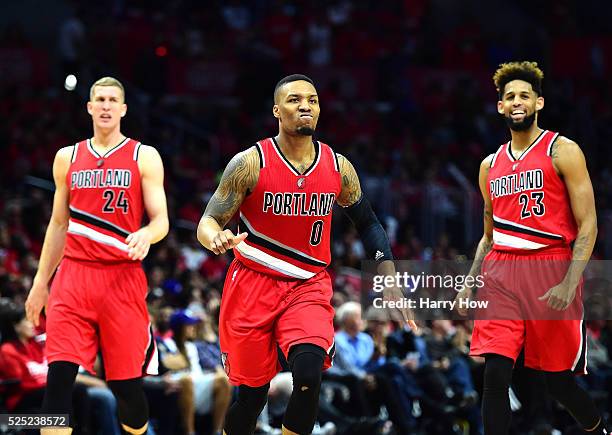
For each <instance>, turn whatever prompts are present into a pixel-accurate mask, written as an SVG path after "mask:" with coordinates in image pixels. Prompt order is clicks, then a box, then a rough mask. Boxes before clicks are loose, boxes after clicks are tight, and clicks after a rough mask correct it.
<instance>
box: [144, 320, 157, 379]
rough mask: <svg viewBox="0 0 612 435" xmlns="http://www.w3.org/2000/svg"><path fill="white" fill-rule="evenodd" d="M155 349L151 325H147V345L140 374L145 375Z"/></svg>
mask: <svg viewBox="0 0 612 435" xmlns="http://www.w3.org/2000/svg"><path fill="white" fill-rule="evenodd" d="M154 350H155V336H154V335H153V327H152V326H151V325H149V347H147V353H146V354H145V359H144V363H143V364H142V375H143V376H146V375H147V374H148V373H147V368H148V367H149V364H150V363H151V358H152V357H153V351H154Z"/></svg>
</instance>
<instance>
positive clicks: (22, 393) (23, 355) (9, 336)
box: [0, 303, 48, 412]
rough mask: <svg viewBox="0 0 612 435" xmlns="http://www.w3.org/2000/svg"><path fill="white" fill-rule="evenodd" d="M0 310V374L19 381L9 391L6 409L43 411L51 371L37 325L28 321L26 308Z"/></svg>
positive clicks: (5, 307) (11, 305)
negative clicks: (41, 409) (0, 357)
mask: <svg viewBox="0 0 612 435" xmlns="http://www.w3.org/2000/svg"><path fill="white" fill-rule="evenodd" d="M1 310H2V313H1V315H0V319H2V325H1V328H0V336H1V343H2V344H1V345H0V352H1V353H2V356H3V358H2V367H0V372H1V373H3V374H4V376H6V379H14V380H15V381H18V385H17V386H16V388H11V389H9V390H8V391H7V392H6V395H5V406H6V407H7V409H8V410H9V411H11V412H24V411H33V410H37V409H40V405H41V404H42V399H43V396H44V392H45V386H46V385H47V370H48V364H47V359H46V358H45V354H44V342H43V340H41V338H40V337H36V336H35V333H34V325H33V324H32V322H30V321H29V320H27V319H26V316H25V310H24V309H23V308H19V307H17V306H16V305H15V304H12V303H7V304H3V305H2V307H1Z"/></svg>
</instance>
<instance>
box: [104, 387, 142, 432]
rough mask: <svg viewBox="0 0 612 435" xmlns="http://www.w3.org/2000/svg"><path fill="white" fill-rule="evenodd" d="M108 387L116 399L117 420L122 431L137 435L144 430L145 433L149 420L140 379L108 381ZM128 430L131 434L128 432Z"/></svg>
mask: <svg viewBox="0 0 612 435" xmlns="http://www.w3.org/2000/svg"><path fill="white" fill-rule="evenodd" d="M108 386H109V388H110V389H111V390H112V392H113V394H114V395H115V397H116V398H117V407H118V408H119V419H120V420H121V425H122V426H123V427H124V430H125V431H127V432H128V433H135V434H138V433H141V432H139V431H141V430H142V429H143V428H144V432H146V425H147V421H148V420H149V405H148V403H147V398H146V396H145V394H144V391H143V389H142V379H140V378H136V379H125V380H121V381H109V382H108ZM130 430H132V431H133V432H130ZM144 432H142V433H144Z"/></svg>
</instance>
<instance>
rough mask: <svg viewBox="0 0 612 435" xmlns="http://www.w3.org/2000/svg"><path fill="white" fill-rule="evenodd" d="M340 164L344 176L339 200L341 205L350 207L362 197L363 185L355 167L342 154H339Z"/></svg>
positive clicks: (341, 173)
mask: <svg viewBox="0 0 612 435" xmlns="http://www.w3.org/2000/svg"><path fill="white" fill-rule="evenodd" d="M338 165H339V166H340V175H341V177H342V190H341V191H340V195H339V196H338V199H337V202H338V205H340V206H341V207H349V206H351V205H353V204H355V203H356V202H357V201H359V200H360V199H361V196H362V193H361V185H360V184H359V177H358V176H357V172H355V168H354V167H353V165H352V164H351V162H349V161H348V159H347V158H346V157H344V156H343V155H342V154H338Z"/></svg>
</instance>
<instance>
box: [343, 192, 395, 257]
mask: <svg viewBox="0 0 612 435" xmlns="http://www.w3.org/2000/svg"><path fill="white" fill-rule="evenodd" d="M344 210H345V212H346V214H347V215H348V217H349V218H350V219H351V221H352V222H353V224H354V225H355V228H357V232H358V233H359V237H361V241H362V243H363V246H364V248H365V251H366V255H367V258H368V259H369V260H376V261H384V260H393V254H392V253H391V245H389V239H388V238H387V233H385V230H384V229H383V227H382V225H381V224H380V222H379V220H378V218H377V217H376V215H375V214H374V211H373V210H372V206H371V205H370V201H368V200H367V198H366V197H365V196H362V197H361V199H360V200H359V201H357V202H356V203H355V204H353V205H351V206H350V207H346V208H345V209H344Z"/></svg>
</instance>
